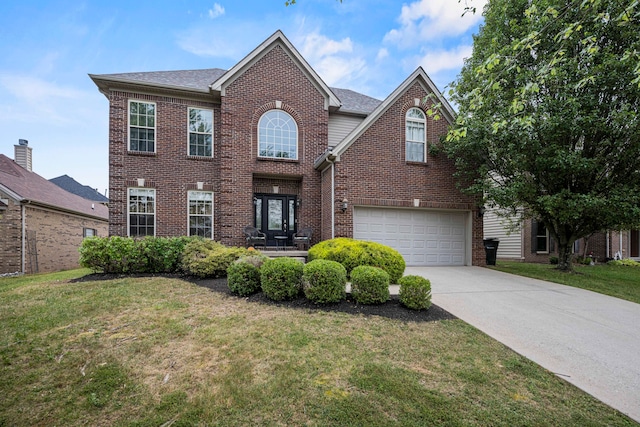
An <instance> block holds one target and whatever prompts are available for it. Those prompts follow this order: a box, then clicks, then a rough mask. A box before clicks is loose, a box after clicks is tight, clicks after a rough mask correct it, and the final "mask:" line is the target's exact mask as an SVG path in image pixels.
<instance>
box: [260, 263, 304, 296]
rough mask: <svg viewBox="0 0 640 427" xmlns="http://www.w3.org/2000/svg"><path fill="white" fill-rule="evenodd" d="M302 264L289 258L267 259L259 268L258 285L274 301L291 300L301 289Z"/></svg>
mask: <svg viewBox="0 0 640 427" xmlns="http://www.w3.org/2000/svg"><path fill="white" fill-rule="evenodd" d="M303 270H304V264H302V263H301V262H300V261H298V260H295V259H293V258H289V257H282V258H274V259H268V260H266V261H265V262H264V264H262V267H260V285H261V287H262V291H263V292H264V293H265V295H266V296H267V298H269V299H272V300H274V301H282V300H287V299H293V298H295V297H296V296H298V294H299V293H300V289H301V288H302V273H303Z"/></svg>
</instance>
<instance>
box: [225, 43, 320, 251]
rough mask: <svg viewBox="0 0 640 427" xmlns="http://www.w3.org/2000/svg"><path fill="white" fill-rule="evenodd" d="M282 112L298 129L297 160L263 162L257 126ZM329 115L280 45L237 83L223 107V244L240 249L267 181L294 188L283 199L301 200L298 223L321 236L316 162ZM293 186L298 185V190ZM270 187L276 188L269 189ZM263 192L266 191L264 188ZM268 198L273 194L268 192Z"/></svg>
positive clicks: (227, 89) (312, 87) (226, 95)
mask: <svg viewBox="0 0 640 427" xmlns="http://www.w3.org/2000/svg"><path fill="white" fill-rule="evenodd" d="M276 101H280V102H281V104H280V108H281V109H282V110H284V111H286V112H287V113H288V114H289V115H291V116H292V117H293V118H294V120H295V121H296V123H297V125H298V159H297V160H288V159H286V160H285V159H282V160H281V159H259V158H258V157H257V152H258V146H257V126H258V121H259V119H260V117H261V116H262V114H264V113H265V112H267V111H269V110H271V109H275V108H277V105H276ZM327 129H328V112H327V111H326V110H325V109H324V98H323V96H322V94H321V93H320V92H318V90H317V89H316V88H315V87H314V85H313V84H312V83H311V82H310V81H309V80H308V79H307V77H306V75H305V74H304V73H303V72H302V71H301V70H300V69H299V68H298V67H297V65H296V64H295V63H294V62H293V60H292V59H291V58H290V57H289V56H288V54H287V53H286V52H285V51H284V50H283V49H282V48H281V47H280V46H278V45H276V46H275V47H273V48H272V49H271V50H269V51H268V52H267V53H266V54H265V55H264V56H263V57H262V58H260V59H259V60H258V61H257V62H256V63H255V64H254V65H253V66H252V67H250V68H249V69H247V70H246V71H245V72H244V73H243V74H242V75H241V76H239V77H238V78H237V79H236V80H235V81H233V82H232V83H231V84H230V85H229V86H228V87H227V88H226V91H225V96H224V97H222V106H221V145H222V147H221V151H222V154H221V156H222V159H221V160H222V162H221V173H220V179H221V184H220V185H221V197H220V200H221V206H220V209H221V211H222V221H221V227H220V228H221V235H220V237H221V239H222V241H223V242H224V243H228V244H234V245H241V244H243V237H242V233H241V230H242V228H243V227H244V226H246V225H248V224H252V222H253V192H254V191H256V190H257V189H262V190H265V189H266V190H268V189H269V185H270V184H269V182H267V181H265V180H264V179H265V178H268V177H278V179H285V180H286V181H287V184H282V185H283V186H286V185H296V186H297V187H295V188H294V187H291V188H290V189H289V190H286V189H285V190H283V188H281V189H280V191H279V192H280V193H281V194H286V191H294V190H295V192H293V193H290V194H297V195H299V196H300V197H301V198H302V200H303V202H302V205H301V207H300V209H299V210H298V223H299V224H300V225H301V226H305V227H312V228H313V229H314V231H315V232H314V241H318V240H319V235H320V233H318V230H320V224H321V219H320V174H319V173H318V172H317V171H315V170H314V169H313V162H314V160H315V159H316V158H317V157H318V156H319V155H320V154H321V153H322V152H323V151H324V150H325V149H326V148H327ZM294 183H295V184H294ZM271 185H272V184H271ZM261 186H264V187H261ZM265 192H267V193H270V192H271V191H270V190H269V191H265Z"/></svg>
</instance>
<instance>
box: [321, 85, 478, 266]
mask: <svg viewBox="0 0 640 427" xmlns="http://www.w3.org/2000/svg"><path fill="white" fill-rule="evenodd" d="M426 95H427V92H426V91H425V89H424V88H423V86H422V85H420V84H418V83H416V84H414V85H413V86H411V87H410V88H409V89H408V90H407V91H406V92H405V93H404V94H402V95H401V96H400V97H399V98H398V99H397V100H396V102H395V103H394V104H393V105H391V106H390V108H389V109H388V110H387V111H386V112H385V113H383V114H382V116H381V117H379V118H378V120H377V121H376V122H375V123H373V124H372V125H371V127H370V128H369V129H368V130H367V131H366V132H365V133H364V134H363V135H362V136H361V137H360V138H359V139H358V140H357V141H355V142H354V144H353V145H352V146H351V147H350V148H349V149H347V151H346V152H345V153H344V154H343V155H342V156H341V157H342V158H341V161H340V162H337V163H336V177H335V179H336V185H335V198H336V200H342V199H344V198H346V199H348V200H349V209H348V210H347V212H345V213H342V212H340V211H336V215H335V218H336V236H347V237H351V236H352V234H353V206H354V205H368V206H396V207H413V206H414V205H413V200H414V199H420V207H421V208H433V209H452V210H453V209H455V210H466V211H469V212H470V213H471V216H472V222H473V226H472V230H471V235H472V242H471V251H472V254H471V255H472V256H471V258H472V263H473V265H484V263H485V254H484V248H483V245H482V220H481V219H479V218H478V215H477V200H476V198H474V197H471V196H466V195H463V194H462V193H461V192H460V191H459V190H458V189H457V188H456V184H455V180H454V177H453V173H454V171H455V168H454V165H453V162H452V161H450V160H449V159H448V158H447V157H446V156H445V155H444V154H438V155H436V156H431V155H428V156H427V162H426V163H413V162H406V161H405V137H404V134H405V114H406V112H407V110H408V109H409V108H412V107H414V106H415V103H414V100H415V99H416V98H417V99H420V100H422V99H423V98H424V97H425V96H426ZM421 108H423V109H425V110H426V108H428V106H427V105H421ZM426 126H427V151H428V147H429V145H430V144H432V143H434V142H437V141H438V139H439V137H440V136H441V135H443V134H444V133H445V132H446V131H447V126H448V123H447V122H446V120H438V121H434V120H432V119H430V118H427V125H426ZM333 209H337V207H336V206H335V205H333Z"/></svg>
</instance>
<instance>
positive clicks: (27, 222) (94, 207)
mask: <svg viewBox="0 0 640 427" xmlns="http://www.w3.org/2000/svg"><path fill="white" fill-rule="evenodd" d="M15 158H16V160H17V162H16V161H14V160H12V159H10V158H8V157H7V156H5V155H3V154H0V236H2V239H0V274H3V273H16V272H22V273H27V274H28V273H38V272H51V271H58V270H67V269H72V268H78V266H79V265H78V258H79V255H78V248H79V247H80V244H81V243H82V239H83V238H85V237H87V236H93V235H100V236H106V235H107V232H108V222H109V212H108V209H107V207H106V206H104V205H103V204H100V203H95V202H92V201H90V200H87V199H84V198H82V197H79V196H76V195H74V194H71V193H69V192H67V191H65V190H63V189H61V188H60V187H58V186H57V185H55V184H53V183H51V182H49V181H47V180H46V179H44V178H43V177H41V176H40V175H38V174H36V173H34V172H33V171H32V170H31V147H29V146H28V145H27V144H26V143H23V144H21V145H16V146H15ZM18 162H19V163H18Z"/></svg>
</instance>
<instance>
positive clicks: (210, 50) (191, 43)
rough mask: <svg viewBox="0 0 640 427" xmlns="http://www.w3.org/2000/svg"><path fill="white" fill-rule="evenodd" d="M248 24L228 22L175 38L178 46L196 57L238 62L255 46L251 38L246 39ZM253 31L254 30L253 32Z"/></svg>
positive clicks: (184, 32)
mask: <svg viewBox="0 0 640 427" xmlns="http://www.w3.org/2000/svg"><path fill="white" fill-rule="evenodd" d="M252 27H253V26H252V25H251V24H250V23H242V22H228V23H226V24H224V25H220V26H216V27H213V26H210V25H204V26H197V27H193V28H190V29H188V30H185V31H183V32H181V33H179V34H177V36H176V43H177V44H178V46H179V47H180V48H181V49H183V50H185V51H187V52H189V53H193V54H194V55H197V56H203V57H213V58H226V59H232V60H234V61H237V60H239V59H240V58H242V57H243V56H244V55H246V54H247V53H249V52H251V49H253V48H254V47H255V46H256V41H255V40H254V38H253V37H247V34H250V33H251V30H252V29H253V28H252ZM254 31H255V30H254Z"/></svg>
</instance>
